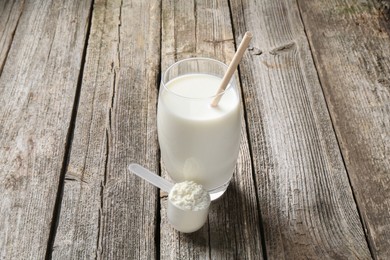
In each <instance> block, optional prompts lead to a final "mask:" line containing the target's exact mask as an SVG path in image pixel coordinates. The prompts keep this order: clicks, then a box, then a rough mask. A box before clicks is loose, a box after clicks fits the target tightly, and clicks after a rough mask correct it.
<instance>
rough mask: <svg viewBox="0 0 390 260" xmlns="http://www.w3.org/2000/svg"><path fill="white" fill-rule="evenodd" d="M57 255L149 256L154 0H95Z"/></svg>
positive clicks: (153, 198)
mask: <svg viewBox="0 0 390 260" xmlns="http://www.w3.org/2000/svg"><path fill="white" fill-rule="evenodd" d="M93 10H94V11H93V17H92V27H91V34H90V38H89V44H88V49H87V57H86V65H85V70H84V75H83V79H82V89H81V94H80V103H79V108H78V113H77V119H76V125H75V133H74V138H73V143H72V150H71V154H70V159H69V165H68V169H67V172H66V175H65V186H64V195H63V200H62V209H61V216H60V221H59V225H58V231H57V235H56V238H55V242H54V251H53V258H55V259H84V258H88V259H89V258H95V257H96V258H99V259H139V258H142V259H153V258H155V257H156V253H157V249H156V244H157V245H158V241H157V242H156V243H155V242H154V241H155V236H156V222H157V214H156V213H157V199H158V195H157V189H156V188H154V187H153V186H151V185H150V184H148V183H145V182H144V181H143V180H140V179H139V178H138V177H135V176H134V175H132V174H131V173H130V172H128V171H127V165H128V164H130V163H131V162H138V163H140V164H142V165H144V166H145V167H147V168H149V169H151V170H152V171H158V169H159V158H158V154H159V152H158V145H157V132H156V102H157V91H158V87H157V86H158V83H157V78H158V73H159V70H160V64H159V61H160V54H159V51H160V11H161V10H160V3H159V1H143V0H139V1H131V3H127V2H125V1H123V2H122V1H120V0H116V1H111V0H97V1H95V3H94V9H93Z"/></svg>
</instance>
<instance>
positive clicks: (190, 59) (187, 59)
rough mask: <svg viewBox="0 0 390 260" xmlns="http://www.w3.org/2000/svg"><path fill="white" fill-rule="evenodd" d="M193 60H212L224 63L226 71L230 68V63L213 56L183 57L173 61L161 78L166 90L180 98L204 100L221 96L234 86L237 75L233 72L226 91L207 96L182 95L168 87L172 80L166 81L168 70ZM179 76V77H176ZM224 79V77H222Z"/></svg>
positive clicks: (220, 63)
mask: <svg viewBox="0 0 390 260" xmlns="http://www.w3.org/2000/svg"><path fill="white" fill-rule="evenodd" d="M193 60H202V61H211V62H214V63H216V64H219V65H222V67H224V68H225V72H226V70H227V69H228V67H229V66H228V65H226V64H225V63H223V62H222V61H219V60H216V59H212V58H206V57H192V58H186V59H182V60H179V61H176V62H175V63H173V64H172V65H170V66H169V67H168V68H167V69H166V70H165V71H164V73H163V76H162V78H161V85H163V87H164V90H166V91H167V92H168V93H172V94H173V95H175V96H177V97H180V98H186V99H193V100H204V99H213V98H215V97H217V96H221V95H223V94H225V92H226V91H227V90H229V89H230V88H232V84H231V82H232V81H233V79H234V77H235V74H233V76H232V78H231V79H230V81H229V83H228V86H227V87H226V88H225V90H224V91H222V92H221V93H219V94H217V93H216V94H214V95H212V96H207V97H188V96H184V95H180V94H178V93H176V92H175V91H172V90H170V89H169V88H168V87H167V85H166V84H167V83H169V82H170V81H171V80H170V81H168V82H165V77H166V76H167V73H168V71H170V70H171V69H172V68H173V67H175V66H178V65H179V64H180V63H182V62H187V61H193ZM193 74H207V73H193ZM183 75H186V74H183ZM183 75H180V76H183ZM207 75H211V76H215V75H212V74H207ZM215 77H218V76H215ZM176 78H177V77H176ZM221 80H222V78H221Z"/></svg>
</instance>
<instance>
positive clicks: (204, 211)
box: [129, 163, 211, 233]
mask: <svg viewBox="0 0 390 260" xmlns="http://www.w3.org/2000/svg"><path fill="white" fill-rule="evenodd" d="M129 170H130V171H131V172H132V173H134V174H135V175H137V176H139V177H141V178H142V179H144V180H146V181H148V182H150V183H151V184H153V185H154V186H156V187H158V188H160V189H162V190H163V191H165V192H169V194H168V209H167V215H168V221H169V223H170V224H171V225H172V226H173V227H174V228H175V229H176V230H178V231H180V232H184V233H191V232H194V231H196V230H198V229H200V228H201V227H202V226H203V225H204V223H206V220H207V215H208V212H209V206H210V202H211V200H210V195H209V194H208V193H207V196H208V201H207V205H206V206H205V207H201V208H199V209H196V210H191V209H187V208H183V207H182V206H179V205H178V204H177V202H175V201H176V200H177V196H178V195H177V194H178V190H179V189H180V188H181V187H180V186H183V183H184V184H187V182H181V183H177V184H175V185H174V184H173V183H171V182H169V181H167V180H166V179H164V178H162V177H160V176H158V175H157V174H155V173H153V172H151V171H149V170H148V169H146V168H144V167H142V166H141V165H139V164H136V163H132V164H130V165H129ZM188 183H190V182H188ZM193 184H194V183H193V182H192V186H193ZM192 186H191V185H190V187H192ZM197 186H198V187H199V184H197ZM202 189H203V188H202ZM173 196H175V197H174V198H175V199H172V198H173Z"/></svg>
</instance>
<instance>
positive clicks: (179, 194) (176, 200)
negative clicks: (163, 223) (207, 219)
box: [169, 181, 210, 210]
mask: <svg viewBox="0 0 390 260" xmlns="http://www.w3.org/2000/svg"><path fill="white" fill-rule="evenodd" d="M169 199H170V200H171V202H172V203H173V204H175V205H176V206H177V207H179V208H181V209H183V210H202V209H205V208H207V207H208V206H209V204H210V196H209V193H208V192H207V191H206V190H205V189H204V188H203V186H202V185H200V184H197V183H195V182H193V181H184V182H180V183H176V184H175V185H174V186H173V188H172V190H171V191H170V192H169Z"/></svg>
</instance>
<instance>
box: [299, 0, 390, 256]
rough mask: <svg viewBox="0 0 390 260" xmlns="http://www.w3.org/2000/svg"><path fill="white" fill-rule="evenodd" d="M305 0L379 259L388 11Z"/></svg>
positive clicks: (383, 239)
mask: <svg viewBox="0 0 390 260" xmlns="http://www.w3.org/2000/svg"><path fill="white" fill-rule="evenodd" d="M379 2H385V1H379ZM382 4H384V3H382ZM299 6H300V7H301V10H302V18H303V21H304V24H305V28H306V31H307V35H308V38H309V40H310V44H311V47H312V50H313V55H314V60H315V62H316V65H317V69H318V72H319V75H320V80H321V83H322V86H323V89H324V93H325V97H326V100H327V103H328V106H329V110H330V114H331V117H332V120H333V123H334V126H335V130H336V133H337V137H338V140H339V143H340V147H341V150H342V153H343V157H344V160H345V164H346V167H347V170H348V173H349V176H350V179H351V183H352V187H353V190H354V193H355V196H356V200H357V202H358V206H359V209H360V212H361V215H362V218H363V222H364V224H365V228H366V230H367V234H368V239H369V243H370V246H371V250H372V252H373V255H374V257H375V258H377V259H388V258H389V256H390V239H389V238H390V59H389V57H390V36H389V35H390V20H389V19H390V16H389V13H386V8H385V7H386V6H383V5H382V7H384V8H380V5H377V4H376V3H375V2H373V1H350V0H345V1H341V2H339V1H319V2H317V3H315V4H314V3H313V2H312V1H299ZM376 6H378V7H379V8H377V7H376ZM387 8H389V6H387ZM387 10H389V9H387ZM386 14H387V16H386Z"/></svg>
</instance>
